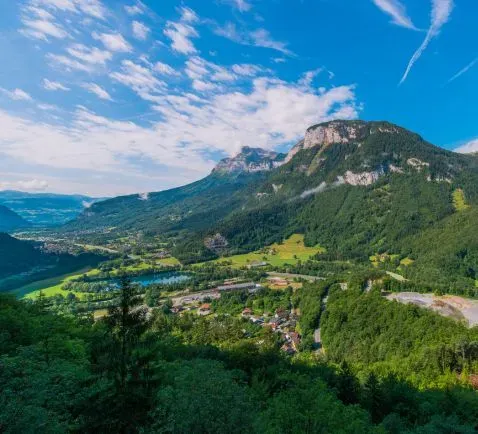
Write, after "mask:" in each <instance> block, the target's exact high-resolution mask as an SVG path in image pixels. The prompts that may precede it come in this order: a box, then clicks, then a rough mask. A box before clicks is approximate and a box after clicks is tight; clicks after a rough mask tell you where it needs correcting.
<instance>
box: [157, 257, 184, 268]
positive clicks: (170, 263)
mask: <svg viewBox="0 0 478 434" xmlns="http://www.w3.org/2000/svg"><path fill="white" fill-rule="evenodd" d="M157 262H158V264H160V265H163V266H166V267H173V266H176V265H181V263H180V262H179V261H178V260H177V259H176V258H173V257H170V258H164V259H159V260H158V261H157Z"/></svg>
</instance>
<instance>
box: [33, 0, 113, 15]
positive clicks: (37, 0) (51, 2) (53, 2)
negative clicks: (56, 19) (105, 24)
mask: <svg viewBox="0 0 478 434" xmlns="http://www.w3.org/2000/svg"><path fill="white" fill-rule="evenodd" d="M31 3H32V4H34V5H37V6H43V7H47V8H49V9H52V10H60V11H62V12H74V13H84V14H86V15H89V16H91V17H94V18H99V19H105V18H106V15H107V11H106V8H105V7H104V6H103V4H102V3H101V1H99V0H31Z"/></svg>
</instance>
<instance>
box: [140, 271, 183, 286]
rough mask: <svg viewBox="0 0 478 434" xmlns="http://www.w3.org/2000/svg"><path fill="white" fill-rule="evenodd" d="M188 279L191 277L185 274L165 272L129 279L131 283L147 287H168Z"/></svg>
mask: <svg viewBox="0 0 478 434" xmlns="http://www.w3.org/2000/svg"><path fill="white" fill-rule="evenodd" d="M190 278H191V276H190V275H189V274H187V273H181V272H177V271H165V272H162V273H156V274H144V275H142V276H135V277H132V278H131V281H132V282H133V283H139V284H140V285H141V286H148V285H152V284H161V285H170V284H172V283H180V282H184V281H186V280H189V279H190Z"/></svg>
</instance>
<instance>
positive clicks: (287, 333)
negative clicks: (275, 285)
mask: <svg viewBox="0 0 478 434" xmlns="http://www.w3.org/2000/svg"><path fill="white" fill-rule="evenodd" d="M242 317H243V318H248V319H249V320H250V321H251V322H253V323H254V324H258V325H261V326H262V327H270V328H271V329H272V330H273V331H274V332H276V333H279V334H280V335H281V338H282V340H283V342H284V344H283V345H282V347H281V349H282V351H285V352H286V353H288V354H294V353H296V352H297V351H298V350H299V345H300V342H301V338H300V335H299V333H297V332H296V331H295V329H296V326H297V321H298V320H299V317H298V315H296V314H295V313H294V312H292V311H290V312H289V311H288V310H285V309H277V310H276V312H275V315H274V316H273V317H272V318H269V319H268V320H266V318H265V317H264V316H255V315H253V311H252V310H251V309H249V308H245V309H244V310H243V311H242Z"/></svg>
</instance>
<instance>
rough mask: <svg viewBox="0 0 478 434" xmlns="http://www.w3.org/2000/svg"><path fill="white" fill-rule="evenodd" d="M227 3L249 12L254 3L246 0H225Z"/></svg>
mask: <svg viewBox="0 0 478 434" xmlns="http://www.w3.org/2000/svg"><path fill="white" fill-rule="evenodd" d="M224 1H226V2H227V3H229V4H231V5H232V6H233V7H234V8H236V9H238V10H239V11H240V12H247V11H249V10H251V8H252V5H251V4H250V3H249V2H248V1H246V0H224Z"/></svg>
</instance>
